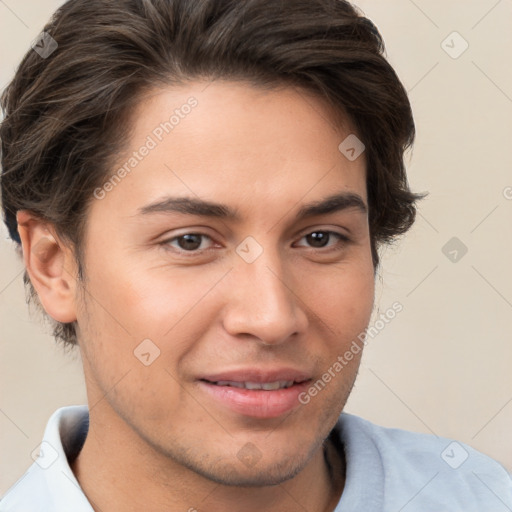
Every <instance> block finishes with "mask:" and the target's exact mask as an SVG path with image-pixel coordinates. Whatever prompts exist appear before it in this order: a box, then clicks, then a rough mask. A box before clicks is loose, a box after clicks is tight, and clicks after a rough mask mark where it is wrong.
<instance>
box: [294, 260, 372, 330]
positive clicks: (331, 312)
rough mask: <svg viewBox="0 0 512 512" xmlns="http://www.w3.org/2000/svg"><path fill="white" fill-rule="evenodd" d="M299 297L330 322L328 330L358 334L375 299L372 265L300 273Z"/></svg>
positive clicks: (369, 314) (323, 319)
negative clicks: (300, 286)
mask: <svg viewBox="0 0 512 512" xmlns="http://www.w3.org/2000/svg"><path fill="white" fill-rule="evenodd" d="M301 282H302V287H303V288H302V289H303V290H304V291H303V293H302V294H301V297H304V302H305V303H306V304H307V305H308V306H309V307H310V309H311V310H312V311H313V312H314V313H315V314H316V315H318V317H319V318H321V320H322V321H323V322H324V323H325V324H327V326H329V328H330V330H331V334H333V335H334V334H337V335H340V336H341V339H343V340H346V339H347V337H353V336H354V335H355V336H357V335H358V334H359V333H360V332H361V331H363V330H364V329H365V328H366V327H367V325H368V322H369V320H370V316H371V313H372V309H373V301H374V289H375V282H374V275H373V267H372V266H369V265H362V266H355V267H354V266H346V267H345V268H341V267H339V268H332V267H331V268H328V269H326V270H325V271H324V272H318V273H316V274H309V275H308V276H307V277H303V278H302V280H301Z"/></svg>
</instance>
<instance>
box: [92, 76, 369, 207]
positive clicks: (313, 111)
mask: <svg viewBox="0 0 512 512" xmlns="http://www.w3.org/2000/svg"><path fill="white" fill-rule="evenodd" d="M131 123H132V127H131V128H132V132H131V137H130V140H129V141H128V142H127V147H126V151H123V153H122V154H120V155H119V158H118V160H117V162H116V165H115V166H114V167H113V169H112V175H115V174H122V178H121V179H116V180H114V181H115V184H113V186H112V187H108V188H109V192H108V194H106V196H105V198H104V200H102V201H101V203H102V205H101V208H107V207H109V206H110V208H111V209H112V210H113V211H115V212H117V213H120V212H123V211H124V212H125V213H127V214H128V213H129V211H131V212H132V213H133V211H134V210H135V209H140V207H141V205H143V204H149V203H151V202H154V201H155V200H157V199H158V198H159V197H162V196H165V195H172V196H187V197H193V196H195V197H199V198H204V199H207V200H208V199H214V200H216V201H219V202H222V203H225V204H232V205H233V207H234V208H236V209H237V210H239V211H241V212H242V213H243V212H244V207H243V206H242V205H245V207H246V208H247V210H248V212H253V213H254V212H255V211H257V210H264V211H265V213H267V214H268V215H270V214H272V213H274V214H282V208H281V209H280V210H279V209H277V208H274V207H273V206H271V205H281V206H286V205H288V206H291V205H293V204H298V203H300V202H301V201H302V200H303V201H304V202H311V201H314V200H318V199H321V198H323V197H326V196H330V195H332V194H335V193H339V192H355V193H357V194H358V195H360V196H361V197H362V199H363V201H364V202H366V200H367V199H366V185H365V183H366V169H365V158H364V154H362V155H361V156H360V157H359V158H357V159H355V160H353V161H351V160H349V159H347V158H346V156H344V154H343V153H342V152H340V150H339V148H338V146H339V145H340V144H341V143H342V142H343V141H344V140H345V139H346V137H348V136H350V135H351V134H352V130H351V126H350V123H349V122H348V121H345V122H344V123H341V124H340V121H339V115H338V114H336V115H335V114H334V113H333V112H332V109H330V108H329V107H328V106H327V104H326V103H325V102H324V101H323V100H322V99H320V98H318V97H316V96H315V95H313V94H311V93H309V92H307V91H304V90H300V89H297V88H292V87H282V88H279V89H271V90H269V89H262V88H258V87H255V86H253V85H249V84H247V83H242V82H225V81H217V82H210V83H192V84H189V85H186V86H180V87H169V88H164V89H162V88H160V89H155V90H153V91H151V92H149V93H147V94H146V95H145V96H144V97H143V98H142V100H141V101H140V103H139V104H138V105H137V108H136V109H134V111H133V113H132V116H131ZM120 169H124V172H121V173H119V172H118V171H119V170H120ZM248 212H246V213H248ZM260 213H261V212H260Z"/></svg>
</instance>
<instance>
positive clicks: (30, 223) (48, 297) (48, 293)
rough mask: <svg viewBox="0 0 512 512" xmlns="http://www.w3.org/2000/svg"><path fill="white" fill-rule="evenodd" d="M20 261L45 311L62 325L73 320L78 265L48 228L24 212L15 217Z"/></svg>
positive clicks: (52, 230)
mask: <svg viewBox="0 0 512 512" xmlns="http://www.w3.org/2000/svg"><path fill="white" fill-rule="evenodd" d="M16 219H17V221H18V232H19V234H20V238H21V245H22V249H23V261H24V263H25V268H26V269H27V272H28V275H29V276H30V281H31V282H32V285H33V286H34V288H35V290H36V292H37V295H38V297H39V300H40V302H41V304H42V306H43V307H44V309H45V311H46V312H47V313H48V314H49V315H50V316H51V317H52V318H53V319H54V320H56V321H58V322H62V323H68V322H74V321H75V320H76V304H75V291H76V279H77V270H78V269H77V265H76V262H75V257H74V254H73V251H72V250H71V248H70V247H68V246H67V245H66V244H64V243H63V242H62V241H61V240H60V239H59V237H58V236H57V234H56V231H55V229H54V228H53V226H52V225H51V224H49V223H48V222H45V221H43V220H41V219H39V218H38V217H36V216H34V215H33V214H32V213H31V212H29V211H27V210H20V211H19V212H18V213H17V216H16Z"/></svg>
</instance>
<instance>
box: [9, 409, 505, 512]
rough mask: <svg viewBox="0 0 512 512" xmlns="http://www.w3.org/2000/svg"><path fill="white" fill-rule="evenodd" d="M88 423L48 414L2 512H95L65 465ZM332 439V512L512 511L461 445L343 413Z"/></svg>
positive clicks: (494, 467) (501, 486)
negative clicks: (336, 480) (341, 481)
mask: <svg viewBox="0 0 512 512" xmlns="http://www.w3.org/2000/svg"><path fill="white" fill-rule="evenodd" d="M88 421H89V415H88V409H87V407H86V406H72V407H63V408H61V409H59V410H57V411H56V412H55V413H54V414H53V415H52V416H51V418H50V420H49V421H48V425H47V427H46V430H45V433H44V439H43V442H42V443H41V453H40V456H39V458H38V459H37V460H36V462H34V464H32V466H30V468H29V470H28V471H27V472H26V473H25V475H23V477H22V478H21V479H20V480H18V482H17V483H16V484H15V485H14V486H13V487H11V489H10V490H9V491H8V492H7V494H6V495H5V496H4V498H3V499H2V500H1V501H0V512H10V511H12V512H43V511H44V512H70V511H72V512H93V509H92V507H91V505H90V504H89V502H88V501H87V498H86V497H85V495H84V493H83V492H82V490H81V488H80V485H79V483H78V481H77V480H76V478H75V476H74V474H73V472H72V471H71V468H70V467H69V464H68V458H69V459H70V460H71V459H73V458H74V457H75V456H76V455H77V454H78V453H79V451H80V449H81V448H82V445H83V442H84V440H85V437H86V435H87V430H88ZM332 436H333V437H334V439H335V444H337V445H338V446H339V447H343V450H344V452H345V460H346V481H345V488H344V490H343V494H342V497H341V499H340V501H339V503H338V506H337V507H336V511H335V512H459V511H460V512H507V511H508V512H511V511H512V479H511V477H510V475H509V474H508V473H507V472H506V471H505V469H504V468H503V467H502V466H500V464H498V463H497V462H495V461H494V460H492V459H490V458H489V457H487V456H486V455H483V454H481V453H479V452H477V451H476V450H474V449H472V448H470V447H469V446H467V445H465V444H462V443H458V442H456V441H451V440H449V439H445V438H437V437H435V436H432V435H426V434H417V433H413V432H407V431H404V430H399V429H389V428H384V427H380V426H377V425H374V424H372V423H370V422H369V421H366V420H363V419H362V418H358V417H357V416H353V415H350V414H346V413H343V414H342V415H341V416H340V418H339V420H338V422H337V424H336V427H335V428H334V430H333V432H332ZM338 441H339V442H338Z"/></svg>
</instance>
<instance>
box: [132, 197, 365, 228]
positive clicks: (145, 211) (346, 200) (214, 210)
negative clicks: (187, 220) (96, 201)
mask: <svg viewBox="0 0 512 512" xmlns="http://www.w3.org/2000/svg"><path fill="white" fill-rule="evenodd" d="M348 209H356V210H359V212H360V213H363V214H367V213H368V208H367V206H366V204H365V202H364V200H363V199H362V197H361V196H360V195H358V194H355V193H353V192H341V193H339V194H334V195H331V196H328V197H326V198H324V199H321V200H318V201H313V202H311V203H307V204H304V205H303V206H301V208H300V209H299V211H298V212H297V216H296V220H303V219H307V218H310V217H314V216H317V215H326V214H329V213H334V212H338V211H342V210H348ZM138 213H139V214H140V215H149V214H154V213H183V214H186V215H197V216H200V217H212V218H219V219H226V220H232V221H240V220H241V216H240V213H239V211H238V209H233V208H231V207H229V206H227V205H225V204H220V203H214V202H211V201H206V200H204V199H198V198H192V197H165V198H163V199H160V200H158V201H156V202H154V203H151V204H148V205H146V206H143V207H142V208H140V209H139V211H138Z"/></svg>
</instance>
